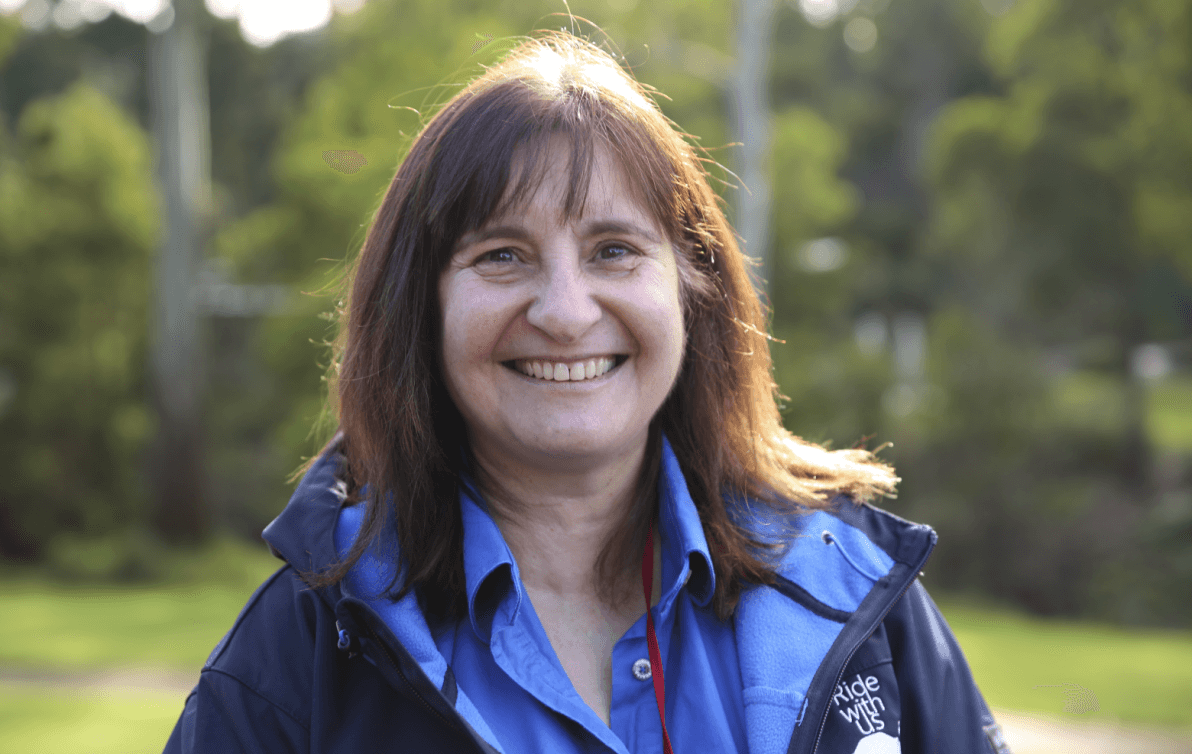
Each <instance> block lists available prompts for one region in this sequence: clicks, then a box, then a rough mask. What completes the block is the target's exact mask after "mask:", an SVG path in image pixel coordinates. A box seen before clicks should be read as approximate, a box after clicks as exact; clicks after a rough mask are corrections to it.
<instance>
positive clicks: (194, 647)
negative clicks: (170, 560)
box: [0, 542, 281, 673]
mask: <svg viewBox="0 0 1192 754" xmlns="http://www.w3.org/2000/svg"><path fill="white" fill-rule="evenodd" d="M280 565H281V561H279V560H276V559H275V558H273V557H272V556H270V555H269V553H268V552H267V551H266V550H265V549H264V545H261V546H259V547H251V546H248V545H244V544H239V543H232V542H224V543H221V544H219V545H217V546H215V547H213V548H211V549H210V550H209V551H207V552H204V553H202V554H201V555H199V556H196V557H195V558H194V559H193V560H191V562H189V563H187V564H186V567H185V569H184V571H186V573H184V574H183V575H182V577H181V578H180V579H179V581H178V582H177V583H174V584H171V585H154V586H99V585H92V586H65V585H62V584H58V583H54V582H52V581H49V580H47V579H45V578H42V577H36V576H16V577H14V578H9V579H5V580H4V581H3V587H2V588H0V615H6V616H15V618H16V619H15V620H11V619H9V620H3V621H0V665H10V666H12V665H17V666H21V667H39V668H49V669H54V670H77V669H95V668H104V667H112V666H121V665H160V666H165V667H169V668H174V669H179V670H193V671H195V672H196V673H197V672H198V669H199V668H200V667H201V666H202V664H203V662H204V661H205V660H206V659H207V655H208V654H210V652H211V650H212V649H213V648H214V647H215V644H216V642H218V641H219V639H220V637H222V636H223V635H224V633H225V632H226V631H227V630H228V629H229V628H230V627H231V625H232V621H234V620H235V618H236V615H237V614H239V612H240V608H242V607H243V606H244V603H245V601H246V600H247V599H248V597H249V595H251V594H252V593H253V591H254V590H255V589H256V588H257V586H258V585H259V584H260V583H261V582H262V581H264V580H265V578H266V577H268V576H269V574H271V573H273V572H274V571H276V570H277V568H278V567H279V566H280Z"/></svg>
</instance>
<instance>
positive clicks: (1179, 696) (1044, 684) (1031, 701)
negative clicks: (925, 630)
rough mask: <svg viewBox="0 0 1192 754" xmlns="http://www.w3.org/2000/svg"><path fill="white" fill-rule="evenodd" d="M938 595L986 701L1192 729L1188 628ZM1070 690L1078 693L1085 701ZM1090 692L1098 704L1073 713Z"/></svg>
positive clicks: (1191, 662)
mask: <svg viewBox="0 0 1192 754" xmlns="http://www.w3.org/2000/svg"><path fill="white" fill-rule="evenodd" d="M939 602H940V610H941V611H942V612H943V613H944V615H945V617H946V618H947V619H948V622H949V623H950V624H951V625H952V628H953V630H954V631H955V632H956V636H957V639H958V640H959V641H960V645H961V647H963V649H964V652H965V655H966V656H967V657H968V660H969V665H970V666H971V667H972V670H973V676H974V678H976V680H977V683H978V685H979V686H980V687H981V691H982V693H984V695H985V698H986V700H987V701H988V702H989V703H990V705H992V706H995V707H1002V708H1005V709H1013V710H1023V711H1031V712H1044V713H1049V714H1052V715H1063V716H1064V717H1068V716H1069V714H1070V715H1071V717H1072V718H1074V719H1101V720H1106V721H1109V720H1117V721H1122V722H1133V723H1154V724H1162V725H1169V726H1180V727H1185V728H1189V729H1192V632H1188V631H1157V630H1128V629H1123V628H1117V627H1114V626H1108V625H1104V624H1097V623H1086V622H1079V621H1063V620H1054V619H1040V618H1031V617H1028V616H1025V615H1020V614H1016V613H1013V612H1008V611H1006V610H1000V609H993V608H989V607H982V606H978V605H975V604H972V603H968V602H965V601H962V600H948V599H941V600H940V601H939ZM1066 684H1067V687H1066V688H1065V685H1066ZM1089 692H1091V694H1092V696H1091V697H1090V696H1088V694H1089ZM1073 696H1076V697H1081V696H1083V698H1084V704H1083V705H1082V704H1081V703H1080V702H1079V701H1078V699H1076V698H1073ZM1093 698H1095V701H1096V706H1097V707H1099V709H1097V710H1096V711H1091V712H1085V713H1082V714H1076V713H1075V712H1071V710H1072V709H1073V708H1075V709H1081V708H1082V707H1084V708H1087V706H1089V703H1090V702H1092V701H1093ZM1070 699H1071V702H1072V703H1071V704H1069V700H1070ZM1065 706H1068V709H1067V710H1066V709H1065ZM1065 713H1068V714H1065Z"/></svg>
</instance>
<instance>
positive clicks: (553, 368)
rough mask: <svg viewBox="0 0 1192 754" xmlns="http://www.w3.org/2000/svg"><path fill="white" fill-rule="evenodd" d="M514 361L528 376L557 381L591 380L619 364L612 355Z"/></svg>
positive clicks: (519, 369)
mask: <svg viewBox="0 0 1192 754" xmlns="http://www.w3.org/2000/svg"><path fill="white" fill-rule="evenodd" d="M513 363H514V366H515V367H516V368H517V371H519V372H521V373H522V374H524V375H526V376H528V377H534V378H536V379H539V380H553V381H555V382H580V381H581V380H590V379H592V378H593V377H599V376H600V375H602V374H604V373H605V372H607V371H608V370H610V369H612V368H613V367H614V366H616V364H617V362H616V360H615V359H613V358H611V357H602V358H599V359H587V360H586V361H571V362H564V361H560V362H555V361H533V360H525V359H518V360H517V361H515V362H513Z"/></svg>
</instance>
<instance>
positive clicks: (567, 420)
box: [439, 139, 684, 470]
mask: <svg viewBox="0 0 1192 754" xmlns="http://www.w3.org/2000/svg"><path fill="white" fill-rule="evenodd" d="M569 151H570V150H569V145H568V144H567V143H566V142H565V141H564V140H563V139H556V140H555V141H554V142H553V143H552V144H551V149H550V154H549V156H548V159H550V160H551V161H552V164H554V165H560V166H565V165H566V164H567V159H568V154H569ZM514 167H515V168H516V167H517V165H516V164H515V166H514ZM567 179H568V176H567V175H566V170H564V169H560V170H554V171H549V170H548V173H547V176H546V178H545V180H544V181H543V182H542V184H541V185H540V186H539V187H538V190H537V192H536V193H534V194H533V196H531V197H530V198H529V199H528V200H527V201H526V202H525V203H524V204H523V205H521V206H517V207H513V208H511V209H510V210H509V211H507V212H505V213H504V214H503V215H501V216H494V217H492V218H490V219H489V221H488V222H487V223H486V224H485V225H484V227H482V228H480V229H479V230H477V231H476V232H474V233H470V234H467V235H465V236H464V237H462V238H461V239H460V240H459V242H458V243H457V244H456V247H455V250H454V253H453V256H452V258H451V261H450V263H449V264H448V266H447V268H446V270H445V271H444V272H443V274H442V277H441V278H440V279H439V301H440V305H441V309H442V312H443V351H442V353H443V365H442V366H443V374H444V377H445V379H446V383H447V389H448V391H449V392H450V394H451V397H452V399H453V400H454V401H455V404H456V406H457V407H458V408H459V411H460V413H461V414H462V415H463V418H464V421H465V422H466V423H467V426H468V433H469V438H470V441H471V443H472V446H473V451H474V452H475V453H477V455H479V456H480V457H481V458H484V459H486V460H489V461H491V462H495V463H497V464H500V465H504V463H503V462H509V461H512V462H513V465H514V466H525V465H527V464H529V465H550V466H551V467H552V468H556V469H559V470H562V467H563V466H573V465H583V464H593V463H597V464H598V463H602V462H617V461H626V462H634V460H635V459H637V458H639V457H640V453H641V451H642V449H644V447H645V444H646V439H647V435H648V427H649V424H650V421H651V419H652V418H653V417H654V414H655V413H656V412H657V411H658V409H659V408H660V407H661V406H662V402H663V401H664V400H665V398H666V396H667V393H668V392H669V391H670V389H671V386H672V385H673V384H674V382H675V379H676V377H677V376H678V373H679V367H680V364H681V362H682V358H683V348H684V332H683V314H682V310H681V306H680V302H679V273H678V267H677V261H676V257H675V252H674V251H673V250H672V248H671V246H670V244H669V243H668V242H667V240H666V235H665V234H664V233H663V232H662V229H661V228H659V227H658V225H657V223H655V221H654V220H653V218H652V217H651V215H650V213H649V212H648V211H647V209H646V208H645V207H644V206H642V205H641V204H639V203H638V202H637V200H636V199H634V198H633V197H634V194H633V192H632V191H631V189H630V187H629V185H628V184H627V182H626V181H625V179H624V176H623V175H622V172H621V168H620V165H619V164H618V163H617V162H616V161H615V160H613V159H611V158H610V156H609V155H608V153H607V152H606V151H604V150H603V149H601V150H598V152H597V155H596V160H595V163H594V165H593V170H592V177H591V185H590V187H589V190H588V194H587V201H586V207H585V208H584V212H583V214H582V215H581V216H579V217H576V218H575V219H574V220H567V219H565V218H564V216H563V206H562V205H563V200H564V197H565V196H566V194H567ZM511 183H512V181H511ZM560 464H561V465H560Z"/></svg>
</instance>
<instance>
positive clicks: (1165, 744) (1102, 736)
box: [993, 710, 1192, 754]
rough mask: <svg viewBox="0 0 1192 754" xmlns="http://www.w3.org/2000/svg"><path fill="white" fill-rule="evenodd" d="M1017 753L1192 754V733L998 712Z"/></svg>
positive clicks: (995, 712) (1069, 718) (998, 717)
mask: <svg viewBox="0 0 1192 754" xmlns="http://www.w3.org/2000/svg"><path fill="white" fill-rule="evenodd" d="M993 714H994V717H996V718H997V721H998V722H999V723H1001V726H1002V730H1003V731H1004V732H1005V734H1006V741H1007V742H1009V744H1010V747H1011V749H1012V750H1013V752H1014V754H1086V753H1087V754H1192V732H1190V731H1180V730H1174V729H1165V728H1155V727H1147V726H1135V725H1126V724H1113V723H1106V722H1104V721H1101V720H1083V719H1080V718H1079V717H1078V716H1077V715H1065V716H1064V717H1052V716H1049V715H1038V714H1034V713H1028V712H1010V711H1008V710H994V712H993Z"/></svg>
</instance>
